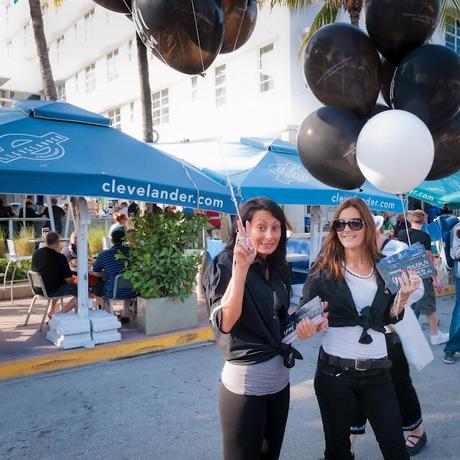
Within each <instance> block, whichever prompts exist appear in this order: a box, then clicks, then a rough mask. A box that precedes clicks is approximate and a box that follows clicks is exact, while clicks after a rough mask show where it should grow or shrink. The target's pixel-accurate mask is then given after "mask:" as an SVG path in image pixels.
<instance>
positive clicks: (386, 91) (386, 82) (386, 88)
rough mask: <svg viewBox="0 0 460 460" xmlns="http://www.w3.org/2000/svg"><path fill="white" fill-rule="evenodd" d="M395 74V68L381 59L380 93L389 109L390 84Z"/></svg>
mask: <svg viewBox="0 0 460 460" xmlns="http://www.w3.org/2000/svg"><path fill="white" fill-rule="evenodd" d="M395 72H396V67H395V66H394V65H393V64H392V63H391V62H389V61H387V60H386V59H382V88H381V89H380V93H381V94H382V97H383V99H384V100H385V102H386V104H387V105H388V106H389V107H391V97H390V89H391V82H392V81H393V76H394V74H395Z"/></svg>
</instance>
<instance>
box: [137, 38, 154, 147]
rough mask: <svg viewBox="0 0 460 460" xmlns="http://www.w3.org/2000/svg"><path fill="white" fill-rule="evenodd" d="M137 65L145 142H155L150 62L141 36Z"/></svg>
mask: <svg viewBox="0 0 460 460" xmlns="http://www.w3.org/2000/svg"><path fill="white" fill-rule="evenodd" d="M136 45H137V65H138V69H139V84H140V88H141V105H142V127H143V136H144V141H145V142H150V143H152V142H153V120H152V92H151V90H150V80H149V61H148V58H147V48H146V47H145V45H144V43H143V42H142V40H141V39H140V38H139V35H137V34H136Z"/></svg>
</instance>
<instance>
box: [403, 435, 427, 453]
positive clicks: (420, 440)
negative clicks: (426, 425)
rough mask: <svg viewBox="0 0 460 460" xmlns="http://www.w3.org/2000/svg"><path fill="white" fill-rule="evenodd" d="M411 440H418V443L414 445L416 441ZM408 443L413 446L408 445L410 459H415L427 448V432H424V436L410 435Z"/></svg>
mask: <svg viewBox="0 0 460 460" xmlns="http://www.w3.org/2000/svg"><path fill="white" fill-rule="evenodd" d="M410 438H414V439H418V441H416V442H415V443H414V441H412V439H410ZM407 441H409V442H410V443H411V444H412V446H408V445H406V449H407V453H408V454H409V457H414V456H415V455H417V454H418V453H419V452H420V451H421V450H422V449H423V448H424V447H425V446H426V441H427V438H426V432H425V431H424V432H423V434H422V436H415V434H410V435H409V436H408V437H407Z"/></svg>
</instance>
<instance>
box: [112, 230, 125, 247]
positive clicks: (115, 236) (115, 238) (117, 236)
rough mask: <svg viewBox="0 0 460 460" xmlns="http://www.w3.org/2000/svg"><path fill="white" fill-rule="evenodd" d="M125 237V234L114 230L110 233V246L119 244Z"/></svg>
mask: <svg viewBox="0 0 460 460" xmlns="http://www.w3.org/2000/svg"><path fill="white" fill-rule="evenodd" d="M124 237H125V232H122V231H121V230H114V231H113V232H112V244H120V243H121V242H122V241H123V238H124Z"/></svg>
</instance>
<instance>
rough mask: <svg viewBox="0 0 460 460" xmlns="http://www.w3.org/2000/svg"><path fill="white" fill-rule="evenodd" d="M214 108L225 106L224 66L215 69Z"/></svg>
mask: <svg viewBox="0 0 460 460" xmlns="http://www.w3.org/2000/svg"><path fill="white" fill-rule="evenodd" d="M214 72H215V85H216V107H220V106H222V105H225V64H223V65H220V66H218V67H216V69H215V71H214Z"/></svg>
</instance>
